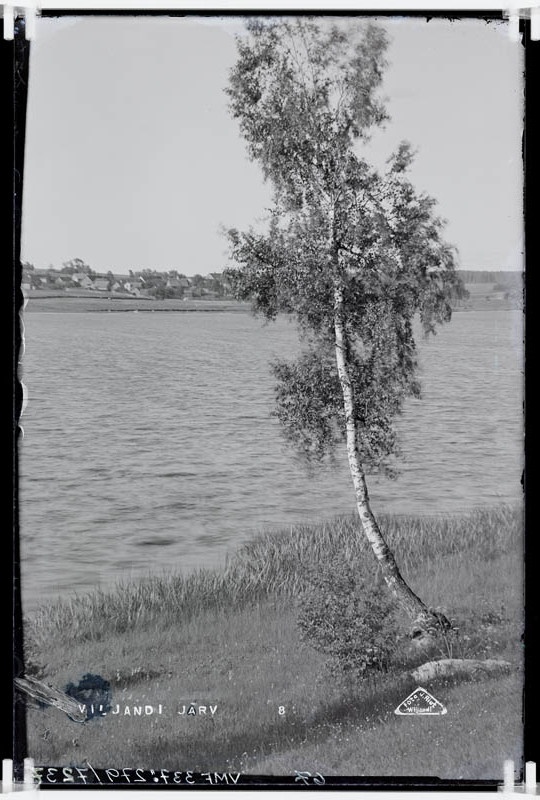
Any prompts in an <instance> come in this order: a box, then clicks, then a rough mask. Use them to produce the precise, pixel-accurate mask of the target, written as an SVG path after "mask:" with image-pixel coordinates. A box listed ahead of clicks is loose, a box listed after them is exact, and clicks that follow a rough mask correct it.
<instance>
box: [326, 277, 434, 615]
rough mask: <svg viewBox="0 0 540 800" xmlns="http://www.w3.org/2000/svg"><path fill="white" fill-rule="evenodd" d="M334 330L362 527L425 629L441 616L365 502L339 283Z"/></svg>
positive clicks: (397, 593)
mask: <svg viewBox="0 0 540 800" xmlns="http://www.w3.org/2000/svg"><path fill="white" fill-rule="evenodd" d="M334 331H335V351H336V362H337V370H338V375H339V381H340V384H341V389H342V392H343V406H344V410H345V423H346V433H347V438H346V441H347V456H348V460H349V468H350V471H351V476H352V481H353V485H354V492H355V496H356V507H357V509H358V515H359V517H360V522H361V524H362V529H363V531H364V534H365V536H366V538H367V540H368V542H369V543H370V545H371V548H372V550H373V552H374V554H375V557H376V559H377V561H378V562H379V564H380V566H381V570H382V574H383V577H384V580H385V581H386V584H387V585H388V587H389V589H390V591H391V592H392V594H393V595H394V597H395V598H396V599H397V601H398V602H399V604H400V605H401V606H402V607H404V608H405V610H406V611H407V613H408V614H409V616H410V617H411V618H412V619H413V620H414V621H415V622H416V623H417V624H418V625H419V626H420V628H422V629H425V628H427V627H429V626H430V625H433V624H434V623H435V624H437V623H440V622H442V619H440V617H441V616H442V615H439V614H437V613H436V612H433V611H430V609H428V607H427V606H426V605H425V604H424V603H423V602H422V600H420V598H419V597H418V596H417V595H416V594H415V593H414V592H413V591H412V589H411V588H410V587H409V586H408V585H407V583H406V582H405V580H404V579H403V577H402V575H401V573H400V571H399V569H398V566H397V564H396V561H395V559H394V556H393V554H392V552H391V550H390V548H389V547H388V545H387V543H386V541H385V539H384V536H383V535H382V533H381V531H380V528H379V526H378V524H377V521H376V519H375V517H374V515H373V512H372V510H371V507H370V504H369V495H368V490H367V485H366V476H365V472H364V467H363V464H362V461H361V459H360V453H359V452H358V440H357V428H356V421H355V407H354V393H353V388H352V383H351V378H350V375H349V367H348V363H347V355H346V347H347V341H346V333H345V325H344V314H343V290H342V289H341V287H339V286H336V287H335V289H334Z"/></svg>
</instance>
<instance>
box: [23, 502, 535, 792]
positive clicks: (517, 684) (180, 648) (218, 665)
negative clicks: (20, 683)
mask: <svg viewBox="0 0 540 800" xmlns="http://www.w3.org/2000/svg"><path fill="white" fill-rule="evenodd" d="M381 523H382V526H383V529H384V531H385V533H386V535H387V537H388V539H389V542H390V544H391V546H392V548H393V549H394V551H395V553H396V557H397V559H398V561H399V563H400V565H401V566H402V569H403V572H404V573H405V575H406V577H407V579H408V581H409V582H410V583H411V585H412V586H413V588H414V589H415V591H417V592H418V593H419V594H420V595H421V596H422V597H423V598H424V599H425V600H426V602H428V603H429V604H430V605H432V606H434V607H438V608H442V609H444V610H445V611H446V612H447V614H448V615H450V616H451V617H452V618H453V619H454V620H456V621H457V623H458V624H459V629H460V633H459V637H458V640H457V642H453V643H452V644H448V643H447V644H445V643H444V642H442V643H440V644H439V645H437V650H436V651H435V652H432V653H421V654H419V653H417V652H413V651H412V650H411V649H410V648H409V649H408V650H403V652H400V653H398V654H397V656H396V660H395V664H394V666H393V667H392V668H390V670H389V671H388V672H386V673H384V674H382V673H381V674H379V675H378V676H377V677H376V678H373V679H369V680H368V679H365V680H362V681H358V680H356V681H352V680H350V679H347V678H345V677H343V678H336V677H335V676H334V677H332V676H331V674H330V673H329V672H328V671H327V670H326V669H325V664H324V657H323V656H322V655H321V654H320V653H318V652H316V651H314V650H313V649H311V648H310V647H309V646H308V645H307V644H305V643H303V642H302V641H301V640H300V638H299V632H298V628H297V624H296V617H297V599H298V596H299V592H300V591H301V589H302V586H303V584H304V576H305V575H306V573H307V572H308V571H309V567H310V565H311V566H312V565H320V564H324V563H326V564H328V563H333V562H334V560H335V561H336V563H338V562H339V559H340V558H342V555H340V554H343V553H345V554H346V557H347V558H350V559H352V560H355V559H361V558H364V557H365V558H366V559H371V558H372V556H371V554H370V553H369V552H368V551H367V548H366V546H365V544H364V540H363V539H362V538H360V537H359V535H358V526H357V522H356V520H355V519H354V518H340V519H336V520H334V521H332V522H330V523H326V524H322V525H319V526H300V527H296V528H294V529H292V530H289V531H285V532H276V533H268V534H266V535H264V536H261V537H259V538H258V539H255V540H254V541H252V542H250V543H249V544H247V545H245V546H243V547H242V548H241V549H240V550H239V551H238V553H237V554H236V555H235V556H234V557H233V558H231V559H230V561H229V563H228V564H227V566H226V568H225V569H223V570H220V571H218V570H215V571H211V570H203V571H200V572H198V573H195V574H193V575H190V576H187V577H185V576H184V577H183V576H179V575H172V574H171V575H169V576H162V577H153V578H148V579H146V580H140V581H137V582H132V583H129V584H125V585H122V586H117V587H115V588H114V589H112V590H110V591H96V592H94V593H92V594H88V595H85V596H81V597H78V598H75V599H72V600H69V601H63V602H58V603H53V604H49V605H47V606H45V607H43V608H42V609H40V610H39V611H38V612H37V613H36V614H35V615H34V616H33V617H32V618H31V619H29V620H28V621H27V626H26V629H27V638H28V655H29V665H30V669H32V670H34V672H35V673H36V674H38V675H39V676H40V677H41V678H42V679H43V680H45V681H46V682H50V683H51V684H53V685H56V686H58V687H61V688H64V687H65V686H66V685H67V684H68V683H70V682H72V683H77V682H78V680H80V678H81V677H82V675H83V674H85V673H93V674H98V675H100V676H102V677H103V678H105V679H106V680H108V681H109V682H110V684H111V690H112V699H111V702H112V704H113V706H115V705H116V704H118V706H119V707H120V709H121V713H120V714H118V715H112V714H108V715H107V716H103V717H96V718H94V719H91V720H89V721H87V722H86V723H84V724H77V723H75V722H71V721H70V720H69V719H67V717H65V715H63V714H62V713H61V712H59V711H57V710H55V709H52V708H47V709H45V708H37V707H32V708H30V709H29V738H30V742H29V753H30V754H31V755H32V757H33V758H35V759H36V762H37V763H41V764H49V765H51V764H56V765H78V766H84V765H85V763H87V762H90V763H91V764H92V765H93V766H94V767H102V768H107V767H116V768H123V767H124V768H130V767H142V768H147V769H151V768H153V769H162V768H163V769H168V770H171V771H175V770H184V771H185V770H195V771H218V772H223V771H233V772H244V773H246V772H248V773H253V774H259V775H271V774H294V770H310V771H318V772H321V773H323V774H325V775H376V774H382V775H401V776H405V775H436V776H439V777H442V778H459V777H461V778H470V779H471V778H472V779H474V778H477V779H481V778H491V779H494V778H499V777H500V773H501V764H502V759H503V758H504V757H510V758H512V757H514V758H516V759H517V760H519V757H520V754H521V694H522V678H521V652H520V637H521V633H522V623H523V620H522V612H523V609H522V591H521V586H522V574H521V571H522V519H521V513H520V512H519V511H518V510H517V509H514V508H510V507H500V508H495V509H490V510H479V511H475V512H473V513H470V514H465V515H463V516H455V517H450V518H444V517H437V518H434V517H431V518H428V517H426V518H412V517H398V516H387V517H382V518H381ZM449 648H453V652H449ZM449 655H453V656H454V657H456V656H458V657H477V658H487V657H491V658H503V659H506V660H508V661H510V662H511V663H512V665H513V669H512V672H511V674H508V675H504V676H502V677H500V676H499V677H490V678H486V677H484V678H482V679H475V680H468V681H464V680H463V679H462V680H460V681H458V680H457V679H452V680H448V679H447V680H445V681H438V682H435V681H434V682H430V684H429V685H428V686H425V687H424V688H426V689H427V690H428V691H430V692H432V693H433V694H434V695H435V697H437V699H438V700H440V702H442V703H443V704H444V705H445V706H446V707H447V708H448V713H447V714H446V715H445V716H441V717H437V716H430V717H418V718H416V717H415V718H411V717H398V716H396V715H395V714H394V709H395V708H396V706H397V705H398V704H399V702H400V701H401V700H403V699H404V698H405V697H407V695H408V694H409V693H410V692H411V691H412V690H413V689H415V688H416V685H415V682H414V681H413V680H412V679H411V678H410V677H408V671H409V670H410V668H411V667H412V666H414V665H415V664H419V663H422V662H423V661H427V660H429V658H442V657H448V656H449ZM191 703H193V704H195V706H196V708H199V706H205V707H207V709H208V708H209V706H210V705H213V706H214V707H216V706H217V710H216V711H215V713H214V714H213V715H210V713H209V711H207V713H206V714H202V715H201V714H198V713H197V714H196V715H193V716H190V717H188V716H187V715H181V714H178V713H177V711H178V710H181V708H182V706H184V705H185V706H186V708H187V707H188V706H189V705H190V704H191ZM158 704H161V705H162V708H163V713H162V714H160V715H158V714H152V715H148V716H134V714H133V712H131V711H130V713H129V714H128V715H125V714H124V709H125V707H126V706H127V707H128V708H130V709H132V707H133V706H139V705H140V706H144V705H151V706H153V707H154V708H156V707H157V705H158Z"/></svg>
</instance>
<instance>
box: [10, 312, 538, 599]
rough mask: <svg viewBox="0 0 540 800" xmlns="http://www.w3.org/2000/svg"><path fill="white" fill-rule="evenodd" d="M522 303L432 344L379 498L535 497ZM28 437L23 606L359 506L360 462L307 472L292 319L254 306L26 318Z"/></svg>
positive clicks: (169, 566)
mask: <svg viewBox="0 0 540 800" xmlns="http://www.w3.org/2000/svg"><path fill="white" fill-rule="evenodd" d="M521 325H522V314H521V312H520V311H502V310H477V311H471V312H461V313H455V314H454V317H453V320H452V322H451V324H450V325H447V326H445V327H444V328H443V329H441V330H440V331H439V333H438V335H437V336H436V337H435V338H430V340H429V341H428V342H427V343H426V342H423V341H422V342H421V343H420V346H419V352H420V358H421V365H422V370H421V377H422V385H423V398H422V400H414V401H411V402H409V403H408V405H407V408H406V412H405V414H404V415H403V417H402V418H401V420H400V423H399V428H400V431H401V442H402V449H403V455H404V461H403V463H402V471H401V475H400V477H399V478H398V479H397V480H395V481H389V480H386V479H377V480H375V479H373V480H372V481H371V482H370V486H371V498H372V503H373V507H374V509H375V511H382V510H384V511H390V512H395V513H413V514H434V513H445V514H448V513H453V512H460V511H464V510H468V509H471V508H474V507H478V506H489V505H493V504H496V503H500V502H515V501H519V500H520V499H521V485H520V479H521V472H522V462H523V420H522V366H523V365H522V329H521ZM25 343H26V352H25V355H24V360H23V370H22V375H23V380H24V382H25V384H26V387H27V390H28V405H27V407H26V409H25V412H24V415H23V419H22V425H23V428H24V441H23V443H22V446H21V449H20V470H21V479H20V503H21V517H20V521H21V545H22V564H23V574H22V583H23V598H24V604H25V608H26V610H29V609H31V608H32V607H33V606H35V605H36V604H37V603H38V602H41V601H42V600H46V599H50V598H51V599H52V598H54V597H56V596H58V595H67V594H73V593H75V592H77V593H82V592H84V591H87V590H89V589H91V588H93V587H95V586H97V585H108V584H111V583H114V582H115V581H116V580H118V579H125V578H128V577H131V576H138V575H144V574H148V573H149V572H153V573H161V572H163V571H167V570H175V571H177V570H190V569H193V568H197V567H200V566H212V565H216V564H219V563H222V562H223V560H224V558H225V555H226V553H228V552H232V551H233V550H234V549H236V547H237V546H238V545H239V544H241V543H242V542H243V541H245V540H246V539H249V538H251V537H252V536H253V535H254V534H256V533H257V532H258V531H261V530H263V529H265V528H282V527H287V526H290V525H293V524H295V523H299V522H306V521H318V520H323V519H331V518H332V517H334V516H335V515H337V514H342V513H348V512H350V511H352V510H353V508H354V498H353V494H352V489H351V482H350V477H349V474H348V471H347V466H346V462H345V459H344V458H343V457H341V458H339V459H338V463H337V465H335V466H334V467H328V468H325V469H324V470H322V471H318V472H317V473H316V474H315V475H309V474H308V473H307V472H306V470H305V468H304V467H303V466H302V464H301V463H300V462H299V461H298V460H297V459H296V458H295V456H294V454H293V453H292V452H291V451H290V450H289V449H288V447H287V446H286V445H285V444H284V442H283V440H282V439H281V436H280V432H279V427H278V423H277V421H276V420H275V419H273V418H272V417H271V411H272V407H273V379H272V376H271V374H270V371H269V366H268V365H269V362H270V361H271V360H272V359H273V358H276V357H286V356H287V355H288V354H290V353H291V352H292V351H293V350H295V349H296V348H297V347H298V343H297V337H296V333H295V329H294V326H293V325H291V324H290V323H288V322H287V321H286V320H278V322H277V323H275V324H272V325H269V326H264V325H263V324H262V323H261V322H260V321H258V320H256V319H254V318H253V317H251V316H250V315H249V314H247V313H233V312H216V313H214V312H203V313H143V312H141V313H131V312H128V313H111V314H105V313H68V312H66V313H55V312H29V313H27V314H25Z"/></svg>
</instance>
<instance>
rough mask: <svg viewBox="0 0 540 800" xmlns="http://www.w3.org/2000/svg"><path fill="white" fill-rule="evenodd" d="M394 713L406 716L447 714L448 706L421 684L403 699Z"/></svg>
mask: <svg viewBox="0 0 540 800" xmlns="http://www.w3.org/2000/svg"><path fill="white" fill-rule="evenodd" d="M394 714H399V715H400V716H405V715H407V714H420V715H422V716H427V715H429V714H439V715H441V714H446V708H445V707H444V706H443V704H442V703H440V702H439V701H438V700H436V699H435V698H434V697H433V695H432V694H430V693H429V692H428V691H426V689H422V687H421V686H419V687H418V688H417V689H415V690H414V692H411V694H410V695H409V696H408V697H406V698H405V700H403V702H402V703H400V704H399V706H398V707H397V708H396V710H395V711H394Z"/></svg>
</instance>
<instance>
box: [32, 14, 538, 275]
mask: <svg viewBox="0 0 540 800" xmlns="http://www.w3.org/2000/svg"><path fill="white" fill-rule="evenodd" d="M456 13H458V12H456ZM380 23H381V24H382V25H383V26H384V27H385V28H386V30H387V31H388V33H389V36H390V40H391V44H390V48H389V51H388V59H389V62H390V64H389V66H388V68H387V70H386V73H385V80H384V84H383V88H382V91H383V94H384V95H385V96H386V97H387V110H388V112H389V114H390V117H391V121H390V122H389V123H387V125H386V128H385V130H384V131H376V132H375V133H374V136H373V139H372V142H371V143H370V145H369V147H368V155H369V157H370V158H371V159H372V160H373V161H374V162H375V163H377V164H382V163H383V162H384V160H385V158H386V157H388V155H389V154H390V153H391V152H392V150H393V149H395V148H396V146H397V144H398V143H399V142H400V141H401V140H403V139H406V140H408V141H410V142H411V144H412V145H413V147H414V148H415V150H416V151H417V157H416V160H415V164H414V167H413V170H412V173H411V174H412V178H413V181H414V183H415V185H416V187H417V188H418V189H420V190H422V191H426V192H427V193H428V194H430V195H432V196H433V197H435V198H436V199H437V201H438V203H439V213H440V214H441V216H443V217H444V218H445V219H446V220H447V228H446V238H447V240H448V241H449V242H451V243H452V244H454V245H455V246H456V247H457V248H458V252H459V266H460V267H461V268H462V269H510V270H520V269H522V268H523V254H522V251H523V233H522V228H523V217H522V191H523V188H522V182H523V174H522V160H521V138H522V119H523V107H522V104H523V52H522V46H521V44H520V43H516V42H513V41H511V40H510V37H509V35H508V25H507V23H503V22H489V23H487V22H485V21H483V20H470V19H469V20H456V21H450V20H440V19H432V20H431V21H429V22H428V21H426V20H424V19H414V18H404V17H402V18H397V17H396V18H381V19H380ZM351 24H352V22H351ZM242 31H243V20H242V19H241V18H240V17H237V18H235V17H228V18H225V17H185V18H178V17H176V18H175V17H166V16H164V17H157V18H149V17H138V18H137V17H101V18H100V17H97V16H96V17H79V18H77V17H61V18H56V19H55V18H53V19H39V20H38V26H37V35H36V39H35V40H34V41H33V42H32V45H31V56H30V82H29V93H28V111H27V132H26V154H25V175H24V194H23V230H22V260H23V261H29V262H31V263H33V264H34V265H35V266H37V267H46V266H49V265H53V266H55V267H57V268H60V267H61V266H62V263H63V262H65V261H68V260H69V259H72V258H82V259H83V260H84V261H85V262H86V263H87V264H89V265H90V266H91V267H92V268H93V269H94V270H96V271H98V272H106V271H108V270H112V271H113V272H115V273H119V274H121V273H126V274H127V273H128V271H129V270H130V269H133V270H140V269H157V270H169V269H176V270H178V271H179V272H181V273H184V274H186V275H194V274H196V273H200V274H203V275H206V274H208V273H209V272H219V271H221V270H222V269H223V268H224V267H225V266H226V264H227V246H226V242H225V238H224V237H223V234H222V230H223V228H229V227H235V228H239V229H246V228H247V227H249V226H250V225H251V224H258V223H260V220H261V218H262V217H263V216H264V213H265V209H266V208H268V207H269V206H270V204H271V192H270V188H269V186H268V185H266V184H265V183H264V181H263V178H262V174H261V170H260V168H259V166H258V165H257V164H255V163H252V162H250V161H249V160H248V158H247V155H246V147H245V143H244V141H243V140H242V139H241V137H240V134H239V130H238V126H237V122H236V121H235V120H234V119H232V117H231V116H230V114H229V112H228V110H227V97H226V95H225V93H224V88H225V87H226V85H227V80H228V73H229V70H230V69H231V67H232V66H233V64H234V62H235V58H236V43H235V35H236V34H241V33H242Z"/></svg>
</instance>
